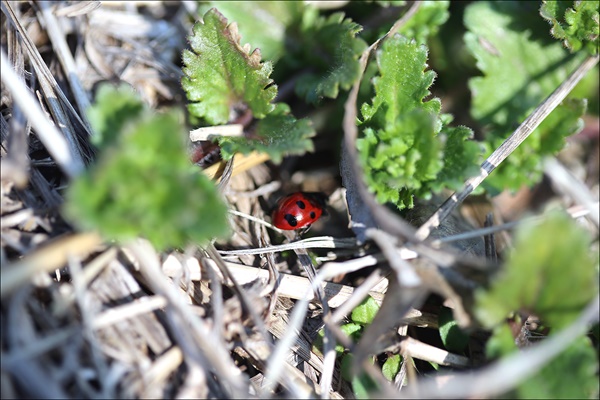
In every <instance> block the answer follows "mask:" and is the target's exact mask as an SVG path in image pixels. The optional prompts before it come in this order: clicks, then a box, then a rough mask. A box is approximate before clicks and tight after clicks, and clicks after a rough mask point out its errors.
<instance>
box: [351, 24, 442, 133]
mask: <svg viewBox="0 0 600 400" xmlns="http://www.w3.org/2000/svg"><path fill="white" fill-rule="evenodd" d="M426 62H427V48H426V47H425V46H423V45H418V44H417V43H416V42H415V41H411V40H409V39H407V38H405V37H403V36H400V35H394V36H393V37H391V38H389V39H387V40H385V41H384V43H383V46H382V47H381V48H380V49H379V50H377V65H378V67H379V74H380V76H378V77H375V78H373V86H374V87H375V93H376V96H375V98H374V99H373V104H372V105H370V104H366V103H365V104H363V106H362V107H361V113H362V116H363V119H364V122H365V123H366V125H367V126H370V124H369V121H371V120H374V121H373V122H374V123H376V124H377V125H379V126H381V127H387V126H395V125H396V119H397V118H398V116H400V115H403V114H406V113H408V112H409V111H412V110H413V109H415V108H420V109H424V110H426V111H429V112H431V113H436V114H437V113H439V112H440V108H441V103H440V100H439V99H437V98H434V99H431V100H429V101H426V102H423V99H424V98H425V97H427V96H429V95H430V94H431V93H430V92H429V87H430V86H431V84H432V83H433V80H434V79H435V72H433V71H431V70H429V71H425V68H426V67H427V63H426Z"/></svg>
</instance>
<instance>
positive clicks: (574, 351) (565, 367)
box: [517, 337, 598, 399]
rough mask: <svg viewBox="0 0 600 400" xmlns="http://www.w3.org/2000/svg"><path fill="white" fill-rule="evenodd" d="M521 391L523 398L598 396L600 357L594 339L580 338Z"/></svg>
mask: <svg viewBox="0 0 600 400" xmlns="http://www.w3.org/2000/svg"><path fill="white" fill-rule="evenodd" d="M517 393H518V395H519V398H522V399H567V398H568V399H594V398H596V399H597V398H598V359H597V357H596V352H595V351H594V348H593V347H592V345H591V343H590V340H589V339H588V338H587V337H582V338H579V339H577V340H576V341H575V342H573V344H571V346H569V347H568V348H567V349H566V350H565V351H564V352H562V353H561V354H560V355H559V356H558V357H556V358H555V359H553V360H552V361H550V362H549V363H548V364H546V365H545V366H544V368H542V370H541V371H540V372H539V373H538V374H536V375H534V376H533V377H531V378H529V379H527V382H526V383H523V384H521V385H520V386H519V387H518V388H517Z"/></svg>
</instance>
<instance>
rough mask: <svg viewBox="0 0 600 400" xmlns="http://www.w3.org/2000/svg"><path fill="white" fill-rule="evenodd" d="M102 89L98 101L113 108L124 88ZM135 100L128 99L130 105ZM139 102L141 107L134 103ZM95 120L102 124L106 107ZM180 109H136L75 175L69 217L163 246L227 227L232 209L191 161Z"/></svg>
mask: <svg viewBox="0 0 600 400" xmlns="http://www.w3.org/2000/svg"><path fill="white" fill-rule="evenodd" d="M110 90H112V92H111V91H109V90H108V89H103V93H104V95H103V96H101V97H100V98H99V99H98V102H97V104H96V105H95V106H94V109H96V110H105V111H111V113H110V114H107V115H106V116H105V118H107V119H108V120H112V118H113V115H112V111H115V112H117V113H118V114H120V115H124V111H123V110H121V109H115V108H114V107H110V106H108V105H107V103H110V102H112V101H113V100H114V99H115V96H118V95H119V94H122V93H124V89H110ZM131 104H133V102H132V101H127V102H123V103H122V105H123V109H124V110H129V109H131ZM134 108H135V107H134ZM96 118H98V121H97V123H98V124H99V125H100V126H107V124H106V123H104V124H102V123H101V122H100V121H99V119H100V111H98V112H97V115H96ZM182 120H183V118H182V116H181V115H179V114H176V113H173V112H171V113H166V114H153V113H151V112H150V111H148V110H144V111H143V113H141V114H139V115H136V114H133V115H132V118H131V120H130V121H129V122H127V123H121V124H120V126H121V129H120V130H119V131H117V132H113V134H114V135H115V136H114V138H113V139H112V141H113V143H112V144H111V145H110V146H108V145H107V146H105V147H104V148H103V150H102V152H101V153H100V155H99V158H98V159H97V161H96V163H95V164H94V165H92V166H91V167H89V169H88V170H87V171H86V172H85V173H83V174H82V175H81V176H79V177H78V178H77V179H76V180H74V181H73V182H72V183H71V185H70V186H69V188H68V190H67V194H66V198H67V201H66V203H65V207H64V214H65V217H66V218H67V219H68V220H69V221H71V222H72V223H73V224H74V225H76V226H78V227H80V228H82V229H97V230H98V231H99V232H100V233H101V234H102V235H103V236H105V237H106V238H109V239H114V240H118V241H125V240H129V239H132V238H135V237H138V236H143V237H146V238H147V239H148V240H150V242H152V244H153V245H154V246H155V247H156V248H157V249H159V250H162V249H165V248H168V247H183V246H185V245H186V244H188V243H189V242H205V241H207V240H209V239H210V238H212V237H216V236H223V235H225V234H226V233H227V232H228V224H227V208H226V206H225V204H224V203H223V201H222V200H221V198H220V196H219V194H218V193H217V190H216V187H215V185H214V184H213V182H211V181H210V180H209V179H208V178H207V177H206V176H205V175H203V174H202V173H200V172H199V171H198V170H197V168H195V167H194V166H192V165H191V164H190V162H189V159H188V155H187V152H186V150H185V146H184V142H183V138H184V137H185V132H183V131H182V128H181V127H182V123H181V122H182Z"/></svg>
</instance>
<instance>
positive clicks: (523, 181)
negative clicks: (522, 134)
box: [483, 98, 587, 190]
mask: <svg viewBox="0 0 600 400" xmlns="http://www.w3.org/2000/svg"><path fill="white" fill-rule="evenodd" d="M586 109H587V101H586V100H585V99H569V98H567V99H565V100H564V101H563V103H562V104H561V105H559V106H558V107H557V108H556V109H554V111H553V112H552V113H550V115H549V116H548V117H546V119H544V121H542V123H541V124H540V126H539V127H538V128H537V129H536V131H535V133H533V134H531V135H530V136H529V137H528V138H527V140H526V142H525V143H523V144H522V145H521V146H519V147H517V148H516V149H515V151H514V152H513V153H512V154H511V155H510V157H509V158H508V159H507V161H505V162H504V163H503V164H501V165H500V167H499V168H498V170H497V171H494V172H493V173H492V174H491V175H490V176H489V177H488V178H487V180H486V182H484V185H486V187H488V186H493V187H496V188H510V189H513V190H516V189H518V188H519V187H521V186H522V185H531V184H533V183H535V182H539V181H540V179H541V177H542V174H543V166H542V163H541V162H540V160H541V157H540V156H539V155H542V154H556V153H557V152H558V151H560V150H561V149H562V148H563V147H564V146H565V143H566V140H565V138H566V137H568V136H571V135H574V134H576V133H578V132H580V131H581V130H582V129H583V126H584V123H583V119H582V118H581V117H583V115H584V114H585V111H586ZM503 141H504V139H503V138H502V137H490V138H489V140H488V141H486V142H484V143H483V146H484V148H485V152H486V154H491V153H492V152H493V151H494V150H495V149H496V148H497V147H499V146H500V145H501V144H502V142H503Z"/></svg>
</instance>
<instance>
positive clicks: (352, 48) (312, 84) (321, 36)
mask: <svg viewBox="0 0 600 400" xmlns="http://www.w3.org/2000/svg"><path fill="white" fill-rule="evenodd" d="M361 30H362V27H361V26H360V25H358V24H357V23H355V22H352V20H351V19H349V18H346V19H344V13H341V12H336V13H333V14H331V15H330V16H329V17H321V16H318V15H317V14H316V10H314V9H312V8H310V7H309V8H308V9H307V10H306V11H305V13H304V18H303V21H302V28H301V41H302V43H300V44H298V45H296V46H294V47H293V48H292V49H290V50H291V51H292V52H293V53H294V52H295V53H297V54H296V55H295V56H294V55H292V57H295V58H297V59H302V60H303V64H304V65H305V67H306V64H308V66H309V67H311V68H312V69H314V70H316V71H315V72H310V73H307V74H304V75H303V76H301V77H300V79H298V82H297V83H296V93H297V94H298V96H300V97H303V98H305V99H306V101H307V102H310V103H313V104H314V103H317V102H319V101H320V100H321V99H322V98H323V97H328V98H332V99H335V98H336V97H337V96H338V93H339V89H340V88H342V89H343V90H348V89H350V87H351V86H352V85H353V84H354V82H355V81H356V80H357V79H358V75H359V70H360V68H359V64H358V58H359V57H360V55H361V53H362V52H363V51H364V50H365V49H366V47H367V44H366V43H365V42H364V40H362V39H360V38H357V37H356V35H357V34H358V33H359V32H360V31H361ZM294 49H295V51H294Z"/></svg>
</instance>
